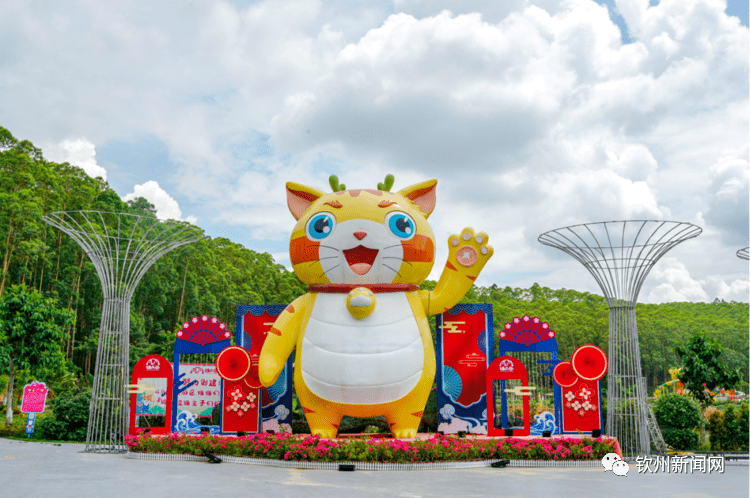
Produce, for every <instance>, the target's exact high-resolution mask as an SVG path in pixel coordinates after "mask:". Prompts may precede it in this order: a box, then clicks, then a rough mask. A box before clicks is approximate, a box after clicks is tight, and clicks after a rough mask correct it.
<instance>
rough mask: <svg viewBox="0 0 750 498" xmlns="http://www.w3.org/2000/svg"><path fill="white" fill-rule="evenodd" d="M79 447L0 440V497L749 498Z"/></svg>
mask: <svg viewBox="0 0 750 498" xmlns="http://www.w3.org/2000/svg"><path fill="white" fill-rule="evenodd" d="M82 449H83V446H82V445H76V444H62V445H60V446H56V445H54V444H52V443H26V442H20V441H11V440H8V439H0V496H3V497H8V498H26V497H29V498H31V497H44V498H47V497H49V498H57V497H60V498H63V497H96V498H100V497H104V498H119V497H128V498H130V497H145V496H148V497H159V496H169V497H180V498H181V497H255V496H261V497H266V496H267V497H273V498H281V497H297V496H302V497H308V496H320V497H331V498H334V497H351V496H355V497H360V496H362V497H375V496H393V497H409V498H417V497H436V496H461V497H463V496H481V497H484V496H486V497H493V498H497V497H502V498H514V497H523V498H528V497H534V496H540V497H545V498H550V497H555V496H557V497H586V496H597V497H598V496H601V497H606V498H610V497H612V498H614V497H627V498H631V497H636V498H649V497H685V498H688V497H690V498H698V497H717V498H731V497H735V496H736V497H742V498H747V497H748V495H749V494H750V482H749V481H748V479H749V474H748V467H747V466H729V465H727V466H726V468H725V471H724V473H723V474H720V473H718V472H713V473H710V474H665V473H656V474H650V473H647V474H639V473H638V472H637V470H636V469H635V466H633V467H632V468H631V471H630V473H629V474H628V475H627V476H626V477H618V476H616V475H614V474H612V472H604V469H603V468H555V469H530V468H529V469H523V468H505V469H493V468H482V469H466V470H429V471H413V472H364V471H356V472H338V471H326V470H296V469H280V468H272V467H255V466H252V465H236V464H228V463H223V464H219V465H211V464H208V463H197V462H164V461H146V460H133V459H128V458H125V456H124V455H98V454H89V453H80V451H81V450H82Z"/></svg>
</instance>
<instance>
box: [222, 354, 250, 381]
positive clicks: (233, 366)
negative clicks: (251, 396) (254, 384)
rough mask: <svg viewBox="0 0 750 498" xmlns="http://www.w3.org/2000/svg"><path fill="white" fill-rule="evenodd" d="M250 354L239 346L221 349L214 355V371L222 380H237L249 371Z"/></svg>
mask: <svg viewBox="0 0 750 498" xmlns="http://www.w3.org/2000/svg"><path fill="white" fill-rule="evenodd" d="M251 364H252V361H251V360H250V355H249V354H248V353H247V351H245V350H244V349H243V348H241V347H240V346H229V347H227V348H224V349H222V351H221V353H219V356H217V357H216V373H218V374H219V377H221V378H222V379H224V380H229V381H237V380H240V379H242V378H243V377H245V375H247V373H248V372H249V371H250V366H251Z"/></svg>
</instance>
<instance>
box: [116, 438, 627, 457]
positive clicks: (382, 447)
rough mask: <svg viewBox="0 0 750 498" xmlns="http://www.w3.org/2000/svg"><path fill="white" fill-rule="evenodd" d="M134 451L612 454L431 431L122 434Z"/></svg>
mask: <svg viewBox="0 0 750 498" xmlns="http://www.w3.org/2000/svg"><path fill="white" fill-rule="evenodd" d="M125 443H126V444H127V446H128V448H129V449H130V451H131V452H134V453H165V454H193V455H202V454H204V453H211V454H214V455H228V456H237V457H249V458H269V459H274V460H289V461H308V462H309V461H317V462H387V463H428V462H461V461H474V460H492V459H498V460H503V459H508V460H601V459H602V457H604V455H606V454H607V453H616V452H617V451H616V443H615V440H614V439H607V438H594V439H592V438H588V437H583V438H574V437H570V438H565V437H564V438H559V439H549V438H538V439H517V438H503V439H491V438H482V439H480V438H465V439H464V438H457V437H450V436H442V435H440V434H435V435H434V436H432V437H430V438H429V439H422V440H420V439H415V440H408V441H407V440H401V439H380V438H378V439H375V438H371V437H362V438H360V439H343V440H342V439H322V438H320V437H319V436H310V435H307V436H300V435H292V434H289V433H282V434H268V433H262V434H250V435H247V436H242V437H231V436H229V437H224V436H211V435H208V434H203V435H200V436H199V435H189V434H171V435H169V436H163V437H159V436H151V435H150V434H141V435H137V436H125Z"/></svg>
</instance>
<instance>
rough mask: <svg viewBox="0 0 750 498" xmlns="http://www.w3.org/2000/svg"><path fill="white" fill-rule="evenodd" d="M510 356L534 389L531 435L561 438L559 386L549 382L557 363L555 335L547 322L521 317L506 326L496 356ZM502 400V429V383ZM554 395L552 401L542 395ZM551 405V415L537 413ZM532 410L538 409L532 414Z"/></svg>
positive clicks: (504, 403)
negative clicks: (545, 392) (520, 366)
mask: <svg viewBox="0 0 750 498" xmlns="http://www.w3.org/2000/svg"><path fill="white" fill-rule="evenodd" d="M506 355H507V356H513V357H514V358H518V359H519V360H521V361H522V362H523V363H524V365H525V366H526V369H527V371H528V373H529V386H532V387H535V388H536V390H535V391H534V392H533V393H532V397H534V398H535V401H536V403H532V414H533V415H532V416H531V419H532V420H531V424H532V425H531V435H532V436H536V435H538V436H541V435H542V432H543V431H550V432H551V433H552V434H561V431H562V428H561V424H560V422H559V421H560V420H562V405H561V403H560V400H561V396H562V394H561V391H560V386H558V385H557V383H556V382H553V381H552V370H553V369H554V368H555V365H557V364H558V363H559V362H560V360H559V359H558V357H557V334H556V333H555V331H553V330H551V329H550V327H549V324H548V323H547V322H542V321H541V320H540V319H539V318H537V317H534V318H531V317H529V316H528V315H524V316H523V317H522V318H518V317H516V318H514V319H513V321H512V322H510V323H506V324H505V327H504V329H503V330H501V331H500V333H499V334H498V356H506ZM500 389H501V393H502V394H501V400H502V416H503V425H504V426H507V423H508V419H507V415H508V414H507V401H508V400H507V397H506V394H505V386H504V385H503V384H502V381H501V386H500ZM547 389H549V390H551V391H552V393H553V399H552V400H550V399H547V398H545V397H544V396H545V395H544V391H546V390H547ZM550 401H553V405H554V412H552V411H549V410H543V409H539V407H543V406H545V405H546V404H548V403H549V402H550ZM534 407H537V410H536V412H535V410H534Z"/></svg>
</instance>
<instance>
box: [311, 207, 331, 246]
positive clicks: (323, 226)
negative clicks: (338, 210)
mask: <svg viewBox="0 0 750 498" xmlns="http://www.w3.org/2000/svg"><path fill="white" fill-rule="evenodd" d="M335 226H336V217H335V216H333V215H332V214H331V213H327V212H325V211H324V212H322V213H318V214H316V215H315V216H313V217H312V218H310V220H309V221H308V222H307V227H306V228H305V232H306V233H305V235H307V238H308V239H310V240H323V239H325V238H326V237H328V236H329V235H331V232H333V228H334V227H335Z"/></svg>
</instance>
